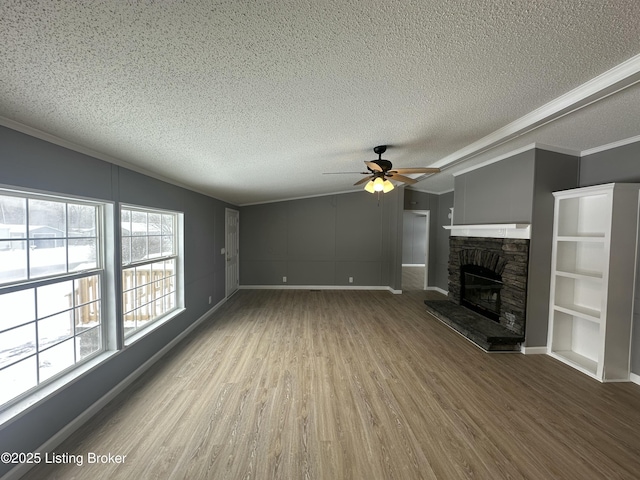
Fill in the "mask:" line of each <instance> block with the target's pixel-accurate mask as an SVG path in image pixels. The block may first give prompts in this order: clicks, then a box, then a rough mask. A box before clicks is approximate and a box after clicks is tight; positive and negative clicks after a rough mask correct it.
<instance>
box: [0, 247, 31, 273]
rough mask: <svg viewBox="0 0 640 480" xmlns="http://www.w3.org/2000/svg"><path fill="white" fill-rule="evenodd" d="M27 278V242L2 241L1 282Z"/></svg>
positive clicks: (0, 255)
mask: <svg viewBox="0 0 640 480" xmlns="http://www.w3.org/2000/svg"><path fill="white" fill-rule="evenodd" d="M26 279H27V242H26V241H18V240H13V241H0V283H9V282H14V281H17V280H26Z"/></svg>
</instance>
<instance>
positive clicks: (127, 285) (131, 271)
mask: <svg viewBox="0 0 640 480" xmlns="http://www.w3.org/2000/svg"><path fill="white" fill-rule="evenodd" d="M135 274H136V271H135V268H127V269H126V270H123V271H122V290H123V291H124V290H131V289H132V288H135V286H136V275H135Z"/></svg>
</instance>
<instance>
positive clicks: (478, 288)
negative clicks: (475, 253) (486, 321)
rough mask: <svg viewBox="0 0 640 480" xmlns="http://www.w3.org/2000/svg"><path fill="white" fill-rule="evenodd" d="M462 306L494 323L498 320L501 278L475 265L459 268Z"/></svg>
mask: <svg viewBox="0 0 640 480" xmlns="http://www.w3.org/2000/svg"><path fill="white" fill-rule="evenodd" d="M460 274H461V275H460V279H461V280H462V282H461V284H462V289H461V292H460V297H461V298H460V302H461V303H462V305H464V306H466V307H468V308H470V309H472V310H474V311H476V312H478V313H480V314H482V315H484V316H485V317H487V318H490V319H492V320H495V321H499V319H500V290H501V289H502V277H501V276H500V275H498V274H497V273H495V272H493V271H491V270H489V269H487V268H484V267H479V266H477V265H463V266H462V267H460Z"/></svg>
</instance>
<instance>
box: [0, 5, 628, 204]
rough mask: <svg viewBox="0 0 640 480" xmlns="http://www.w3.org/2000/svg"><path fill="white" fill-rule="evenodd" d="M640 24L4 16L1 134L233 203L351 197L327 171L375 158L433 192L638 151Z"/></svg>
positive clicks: (516, 16) (288, 10) (264, 8)
mask: <svg viewBox="0 0 640 480" xmlns="http://www.w3.org/2000/svg"><path fill="white" fill-rule="evenodd" d="M639 18H640V2H639V1H638V0H601V1H595V0H563V1H557V0H546V1H543V0H540V1H531V0H460V1H456V2H442V1H440V0H438V1H436V0H415V1H406V2H394V1H390V0H387V1H383V0H369V1H366V2H365V1H355V0H354V1H346V0H335V1H334V0H316V1H313V0H268V1H249V0H228V1H215V2H214V1H204V0H203V1H194V0H191V1H186V2H177V1H169V0H166V1H156V2H152V1H145V2H120V1H112V0H108V1H93V2H76V1H71V0H68V1H64V0H62V1H58V2H52V1H50V0H42V1H35V0H23V1H17V0H3V1H2V2H1V3H0V64H1V65H2V68H0V116H1V117H3V118H2V119H1V120H0V123H2V124H4V125H7V126H10V127H12V128H16V129H19V130H22V131H26V132H28V133H31V134H35V135H37V136H40V137H42V138H46V139H49V140H53V141H55V142H56V143H59V144H62V145H65V146H70V147H72V148H75V149H77V150H80V151H84V152H88V153H91V154H93V155H95V156H98V157H99V158H103V159H106V160H109V161H112V162H114V163H118V164H122V165H127V166H132V167H133V168H135V169H137V170H139V171H143V172H147V173H151V174H153V175H154V176H157V177H159V178H167V179H170V180H171V181H172V182H174V183H177V184H180V185H185V186H188V187H189V188H192V189H194V190H197V191H200V192H203V193H207V194H209V195H211V196H213V197H216V198H220V199H223V200H226V201H229V202H231V203H234V204H237V205H244V204H251V203H257V202H267V201H274V200H278V199H287V198H297V197H304V196H310V195H320V194H328V193H334V192H344V191H357V190H358V189H359V188H361V187H353V186H352V184H353V183H354V182H355V181H357V180H359V179H360V178H361V176H360V175H357V174H354V175H323V172H333V171H346V172H349V171H353V172H358V171H362V170H363V169H364V164H363V161H364V160H372V159H374V158H375V155H374V154H373V151H372V149H373V147H374V146H375V145H379V144H389V145H391V146H392V148H390V149H389V150H388V151H387V153H386V154H385V155H384V158H387V159H388V160H391V161H392V162H393V163H394V166H396V167H416V166H441V167H448V168H446V169H445V171H444V172H443V173H440V174H436V175H433V176H431V177H429V178H427V179H425V180H423V181H421V182H420V183H419V184H417V185H416V188H418V189H421V190H425V191H432V192H443V191H447V190H451V189H452V187H453V180H452V176H451V174H452V173H454V172H456V171H459V170H461V169H463V168H467V167H468V166H469V165H473V164H477V163H481V162H484V161H486V160H488V159H490V158H492V157H496V156H498V155H501V154H504V153H505V152H508V151H511V150H514V149H516V148H519V147H522V146H523V145H527V144H531V143H534V142H536V143H541V144H547V145H552V146H555V147H561V148H565V149H569V150H572V151H576V152H581V151H584V150H587V149H592V148H594V147H597V146H600V145H603V144H608V143H611V142H617V141H620V140H624V139H627V138H629V137H634V136H637V135H640V120H639V119H640V83H635V82H638V81H639V80H640V55H638V56H637V54H638V53H640V21H639V20H638V19H639ZM612 69H613V70H612ZM606 72H608V73H606ZM599 76H600V77H599ZM595 77H598V78H596V79H595V80H593V79H594V78H595ZM624 87H627V88H625V89H624V90H622V91H620V92H619V93H613V94H611V93H612V92H615V91H617V90H619V89H621V88H624ZM576 89H577V90H576ZM606 95H609V96H607V97H606V98H605V99H603V100H599V99H600V97H603V96H606ZM594 100H599V101H597V102H595V103H591V104H590V105H588V106H586V107H584V108H582V109H580V110H578V111H577V112H575V113H569V114H566V113H567V111H571V110H573V109H574V108H577V107H582V106H583V105H586V104H589V103H590V102H593V101H594ZM532 112H533V113H532ZM545 122H551V123H546V125H543V126H541V127H539V128H535V129H534V130H533V131H529V130H530V129H531V128H533V127H536V126H538V125H539V124H544V123H545ZM460 161H464V162H463V163H457V162H460ZM451 165H455V166H451Z"/></svg>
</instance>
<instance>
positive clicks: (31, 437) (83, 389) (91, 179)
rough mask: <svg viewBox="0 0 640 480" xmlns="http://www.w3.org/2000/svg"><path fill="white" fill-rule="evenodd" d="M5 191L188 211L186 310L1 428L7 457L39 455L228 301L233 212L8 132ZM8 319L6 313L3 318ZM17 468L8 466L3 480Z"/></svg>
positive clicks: (4, 138)
mask: <svg viewBox="0 0 640 480" xmlns="http://www.w3.org/2000/svg"><path fill="white" fill-rule="evenodd" d="M0 145H2V149H0V184H3V185H5V186H14V187H18V188H28V189H37V190H41V191H46V192H50V193H58V194H62V195H76V196H83V197H87V198H92V199H97V200H106V201H112V202H116V206H117V204H118V202H127V203H133V204H137V205H142V206H149V207H158V208H167V209H172V210H178V211H181V212H184V226H185V237H184V241H185V258H184V291H185V306H186V311H185V312H183V313H182V314H181V315H179V316H178V317H176V318H175V319H173V320H172V321H170V322H168V323H166V324H165V325H163V326H162V327H160V328H157V329H156V330H154V331H153V332H151V333H150V334H149V335H147V336H146V337H144V338H143V339H141V340H139V341H138V342H136V343H134V344H132V345H130V346H129V347H127V348H126V349H124V350H121V351H119V352H118V353H117V354H116V355H114V356H112V357H111V358H110V359H109V360H107V361H105V362H103V363H102V364H100V365H99V366H97V367H96V368H95V369H93V370H92V371H91V372H89V373H88V374H86V375H84V376H82V377H81V378H78V379H77V380H76V381H74V382H73V383H71V384H70V385H67V386H66V387H63V388H62V389H60V390H58V391H57V392H56V393H54V394H53V395H51V396H50V397H48V398H46V399H45V400H43V401H41V402H40V403H38V404H36V405H34V406H32V407H30V408H29V409H28V410H27V411H26V412H24V413H23V414H22V415H20V416H19V417H17V418H14V419H12V420H10V421H8V422H7V423H5V424H4V425H2V426H0V451H3V452H4V451H9V452H30V451H35V450H36V448H38V447H39V446H40V445H41V444H43V443H44V442H45V441H47V440H48V439H49V438H50V437H52V436H53V435H54V434H55V433H57V432H58V431H59V430H60V429H62V428H63V427H65V426H66V425H67V424H68V423H69V422H71V421H72V420H73V419H74V418H75V417H77V416H78V415H80V414H81V413H82V412H83V411H84V410H85V409H87V408H88V407H89V406H91V404H93V403H94V402H96V401H97V400H99V399H100V398H101V397H102V396H103V395H105V394H106V393H107V392H109V390H111V389H112V388H114V387H115V386H116V385H118V383H120V382H121V381H122V380H124V379H125V378H126V377H127V376H128V375H129V374H131V373H132V372H133V371H134V370H136V369H137V368H138V367H140V366H141V365H142V364H143V363H145V362H146V361H147V360H149V359H150V358H151V357H152V356H153V355H154V354H155V353H156V352H158V351H159V350H161V349H162V348H163V347H164V346H165V345H167V344H168V343H169V342H171V340H173V339H174V338H175V337H177V336H178V335H179V334H180V333H181V332H183V331H184V330H185V329H186V328H187V327H189V325H191V324H192V323H193V322H194V321H196V320H197V319H198V318H200V317H201V316H202V315H203V314H205V313H206V312H207V311H208V310H209V308H211V306H210V305H209V304H208V297H209V296H212V297H213V304H216V303H218V302H219V301H221V300H222V299H223V298H224V295H225V293H224V291H225V289H224V282H225V274H224V268H225V261H224V256H222V255H221V254H220V249H221V248H223V247H224V222H225V219H224V209H225V207H227V206H229V207H231V205H228V204H225V203H223V202H220V201H218V200H215V199H212V198H210V197H207V196H204V195H201V194H198V193H195V192H192V191H189V190H186V189H183V188H180V187H176V186H174V185H170V184H167V183H164V182H161V181H159V180H156V179H153V178H151V177H147V176H145V175H142V174H139V173H136V172H133V171H130V170H127V169H125V168H122V167H118V166H116V165H112V164H109V163H107V162H103V161H101V160H97V159H95V158H92V157H89V156H87V155H83V154H80V153H77V152H74V151H71V150H68V149H65V148H62V147H59V146H57V145H53V144H51V143H48V142H45V141H43V140H39V139H36V138H33V137H30V136H28V135H25V134H22V133H19V132H16V131H14V130H11V129H8V128H4V127H0ZM0 314H1V312H0ZM11 467H12V465H0V476H2V475H4V474H5V473H6V472H8V471H9V470H10V469H11Z"/></svg>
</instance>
